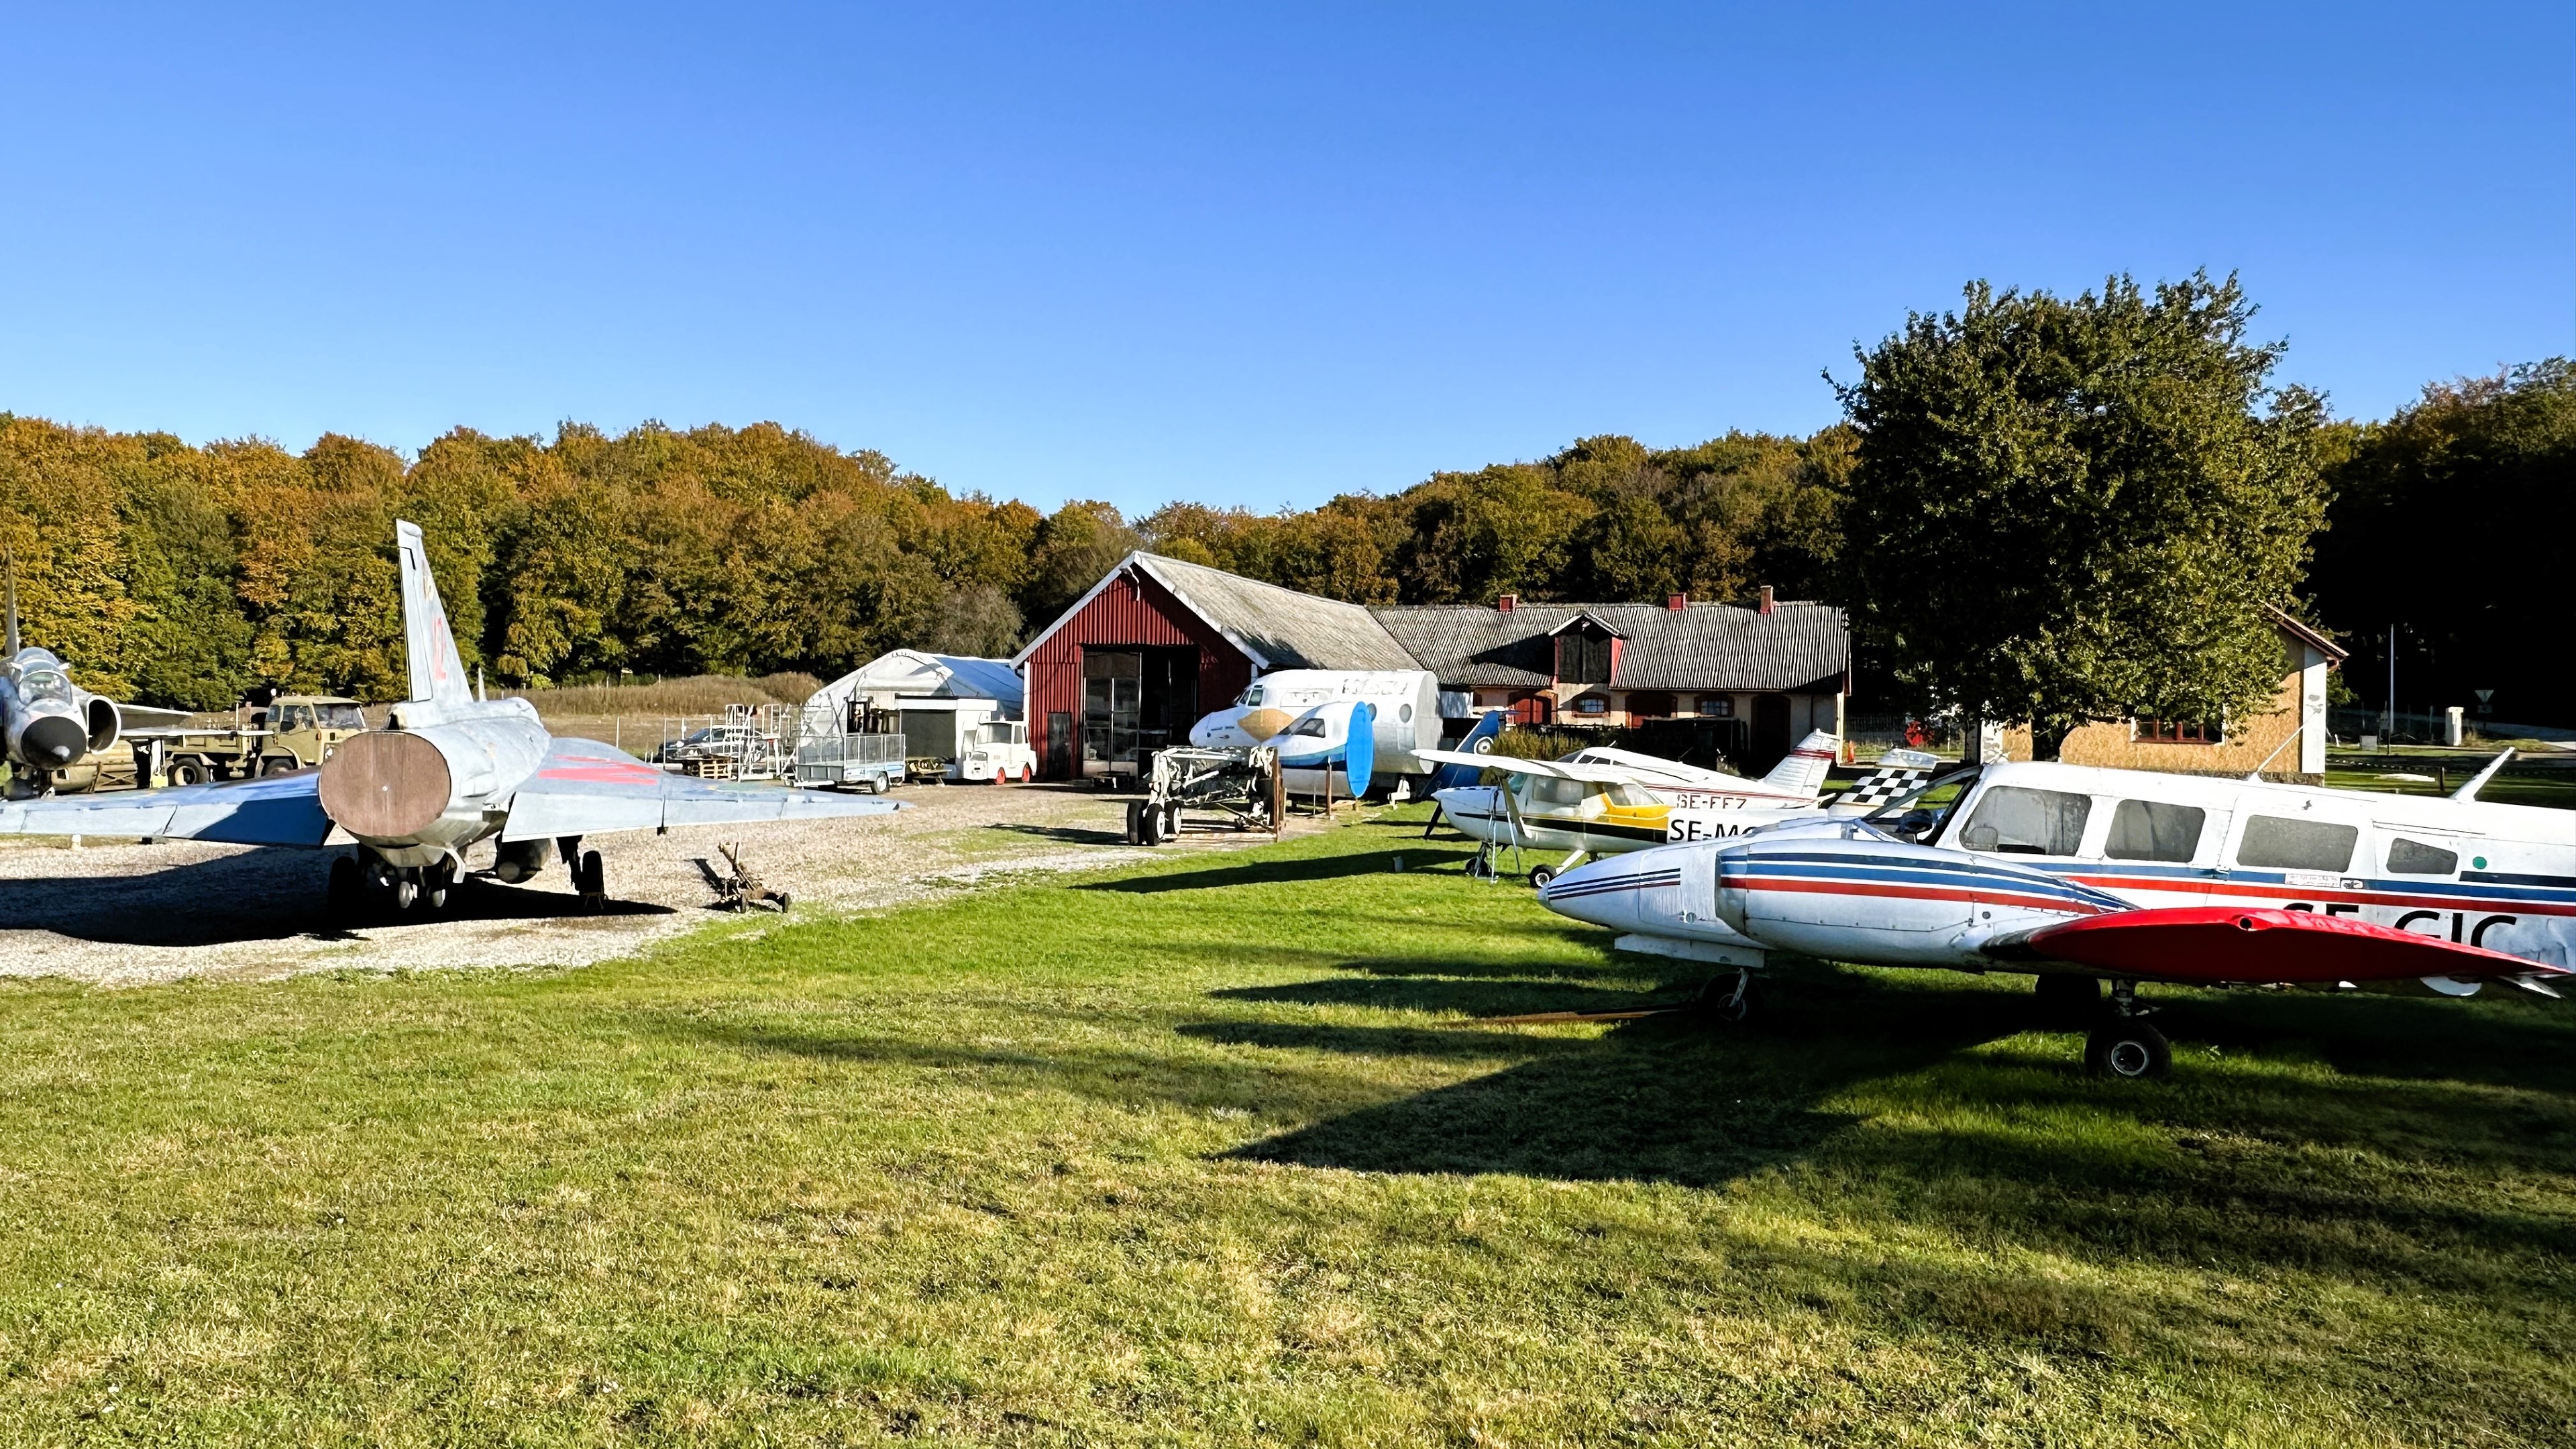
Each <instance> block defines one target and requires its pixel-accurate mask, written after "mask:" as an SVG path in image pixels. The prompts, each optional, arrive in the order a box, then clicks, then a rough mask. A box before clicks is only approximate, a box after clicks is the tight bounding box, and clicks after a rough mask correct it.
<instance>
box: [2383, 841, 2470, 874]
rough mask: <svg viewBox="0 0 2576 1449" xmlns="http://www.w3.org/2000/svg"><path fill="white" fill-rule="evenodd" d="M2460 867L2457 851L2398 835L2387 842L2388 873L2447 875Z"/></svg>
mask: <svg viewBox="0 0 2576 1449" xmlns="http://www.w3.org/2000/svg"><path fill="white" fill-rule="evenodd" d="M2459 868H2460V857H2459V853H2458V852H2457V851H2450V850H2444V849H2442V848H2441V847H2440V846H2438V845H2426V844H2425V843H2424V842H2422V841H2420V840H2408V839H2407V838H2406V837H2404V836H2402V835H2401V836H2399V837H2398V838H2396V839H2395V840H2392V841H2390V842H2388V873H2389V874H2390V875H2449V874H2451V873H2452V872H2454V871H2456V870H2458V869H2459Z"/></svg>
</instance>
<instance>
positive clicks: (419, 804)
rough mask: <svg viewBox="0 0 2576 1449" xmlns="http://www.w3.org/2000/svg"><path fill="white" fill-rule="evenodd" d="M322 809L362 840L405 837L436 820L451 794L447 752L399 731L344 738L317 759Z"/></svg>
mask: <svg viewBox="0 0 2576 1449" xmlns="http://www.w3.org/2000/svg"><path fill="white" fill-rule="evenodd" d="M321 788H322V810H323V813H324V814H326V815H329V816H330V817H331V819H332V820H333V821H334V822H336V823H337V824H338V825H339V826H340V828H342V829H344V830H346V831H348V832H349V833H350V834H351V835H355V836H357V837H359V838H360V839H362V840H404V839H409V838H412V837H415V836H418V835H419V834H420V833H421V832H423V831H425V830H427V829H428V828H429V827H430V826H431V825H432V824H434V823H436V822H437V820H438V817H439V816H441V815H443V814H445V813H446V811H447V804H448V801H450V800H451V799H453V798H455V792H456V783H455V779H454V777H453V776H451V775H450V774H449V773H448V769H447V756H446V755H445V754H443V753H442V752H441V751H440V750H439V748H438V746H437V745H435V744H433V743H431V742H430V741H428V740H426V739H423V738H422V737H421V736H419V735H416V734H409V733H406V732H404V731H401V730H370V731H368V732H367V733H365V734H362V735H355V736H352V737H351V738H349V739H347V740H343V741H342V742H341V744H340V748H339V749H338V750H336V751H334V752H333V753H332V756H331V758H329V759H327V760H324V761H323V762H322V780H321Z"/></svg>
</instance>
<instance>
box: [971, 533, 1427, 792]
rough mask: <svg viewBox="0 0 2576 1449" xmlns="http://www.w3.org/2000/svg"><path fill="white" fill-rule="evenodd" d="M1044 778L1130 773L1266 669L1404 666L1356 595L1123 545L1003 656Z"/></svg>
mask: <svg viewBox="0 0 2576 1449" xmlns="http://www.w3.org/2000/svg"><path fill="white" fill-rule="evenodd" d="M1011 662H1012V664H1014V665H1015V666H1017V667H1018V668H1019V670H1020V672H1021V674H1022V676H1023V677H1024V678H1025V679H1026V680H1027V681H1028V693H1027V699H1028V722H1029V744H1030V746H1031V747H1032V748H1033V749H1035V750H1036V751H1037V756H1038V761H1039V773H1040V774H1041V775H1042V776H1043V777H1045V778H1047V779H1050V780H1069V779H1073V778H1076V777H1077V776H1081V775H1100V774H1107V773H1110V772H1111V771H1113V770H1117V771H1126V770H1133V769H1134V768H1135V765H1136V758H1137V752H1138V751H1139V750H1155V749H1160V748H1162V747H1163V746H1165V745H1172V744H1185V743H1187V742H1188V740H1189V735H1190V726H1191V725H1193V724H1195V723H1197V722H1198V720H1199V717H1200V716H1201V715H1204V714H1206V713H1207V712H1208V711H1210V710H1213V709H1217V708H1221V707H1222V706H1224V705H1226V704H1228V703H1230V702H1231V701H1232V700H1233V699H1234V697H1235V696H1236V695H1238V694H1241V693H1242V692H1243V690H1244V687H1245V686H1247V685H1249V684H1250V683H1251V682H1252V679H1253V676H1255V675H1257V674H1266V673H1268V672H1270V671H1271V670H1274V669H1415V668H1419V667H1420V666H1418V665H1416V664H1415V663H1414V662H1413V656H1412V655H1411V654H1409V653H1407V652H1406V651H1405V649H1404V646H1403V645H1401V644H1398V643H1396V642H1395V636H1393V635H1391V634H1389V633H1388V632H1387V631H1386V626H1385V625H1383V624H1380V623H1379V622H1378V621H1377V619H1376V617H1375V616H1374V615H1372V614H1371V613H1370V612H1369V611H1368V610H1367V609H1365V608H1363V607H1361V606H1360V605H1358V604H1345V603H1342V602H1340V601H1338V600H1334V599H1322V598H1317V597H1316V596H1314V595H1312V594H1301V593H1299V592H1297V591H1296V590H1294V589H1283V588H1280V587H1279V586H1277V585H1276V584H1265V583H1260V582H1257V581H1255V580H1252V579H1247V578H1243V577H1240V576H1238V575H1235V574H1230V573H1227V572H1225V571H1224V570H1222V569H1212V568H1204V567H1201V566H1200V565H1198V564H1190V563H1182V562H1181V561H1180V560H1178V559H1168V558H1164V557H1161V556H1160V555H1157V554H1150V553H1131V554H1129V555H1128V556H1127V557H1126V558H1125V559H1123V560H1121V561H1120V563H1119V565H1118V567H1116V568H1114V569H1111V570H1110V571H1109V575H1108V577H1106V578H1104V579H1102V580H1101V581H1100V582H1099V583H1097V584H1094V585H1093V586H1092V588H1091V592H1089V593H1087V594H1085V595H1083V596H1082V597H1081V598H1080V599H1079V600H1077V601H1076V602H1075V603H1074V605H1073V607H1072V608H1070V609H1067V610H1065V611H1064V614H1063V616H1062V617H1060V618H1058V619H1057V620H1056V621H1055V622H1054V623H1052V624H1050V625H1048V626H1047V627H1046V629H1045V631H1044V632H1042V633H1040V634H1039V635H1038V636H1037V637H1036V638H1035V639H1032V640H1030V641H1029V645H1028V647H1027V648H1025V649H1023V650H1021V651H1020V652H1019V654H1018V655H1017V656H1016V657H1014V658H1013V659H1012V661H1011Z"/></svg>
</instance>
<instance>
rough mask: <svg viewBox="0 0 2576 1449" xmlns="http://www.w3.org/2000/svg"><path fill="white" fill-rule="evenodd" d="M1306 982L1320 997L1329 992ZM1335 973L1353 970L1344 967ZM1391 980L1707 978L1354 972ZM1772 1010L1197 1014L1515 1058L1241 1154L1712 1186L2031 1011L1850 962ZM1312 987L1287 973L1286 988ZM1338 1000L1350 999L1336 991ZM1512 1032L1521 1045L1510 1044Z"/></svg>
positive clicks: (1455, 989) (1555, 1000) (1336, 1042)
mask: <svg viewBox="0 0 2576 1449" xmlns="http://www.w3.org/2000/svg"><path fill="white" fill-rule="evenodd" d="M1325 984H1326V983H1310V984H1309V986H1308V987H1307V988H1304V989H1305V990H1306V991H1307V993H1308V997H1309V999H1312V998H1313V997H1314V996H1316V995H1321V994H1327V993H1318V992H1315V991H1314V990H1313V987H1315V986H1322V985H1325ZM1331 984H1332V985H1335V986H1339V985H1342V984H1343V983H1331ZM1348 984H1350V985H1355V986H1362V987H1366V988H1370V989H1373V990H1375V991H1378V992H1382V993H1385V995H1384V996H1382V997H1381V998H1380V999H1379V1002H1378V1003H1377V1004H1390V1005H1391V1004H1398V1003H1402V1004H1407V1005H1412V1004H1420V1005H1422V1006H1424V1007H1426V1008H1429V1007H1431V1005H1432V1003H1434V1002H1437V1003H1439V1008H1435V1009H1457V1010H1460V1011H1462V1012H1463V1013H1466V1014H1469V1015H1473V1016H1482V1015H1494V1014H1500V1013H1508V1012H1521V1011H1541V1010H1560V1009H1574V1010H1621V1009H1629V1008H1634V1007H1637V1006H1642V1005H1652V1004H1657V1003H1659V1002H1663V1001H1670V1000H1672V999H1674V998H1677V997H1682V996H1686V995H1688V994H1689V988H1690V986H1691V985H1693V984H1695V982H1694V981H1686V980H1679V979H1677V980H1673V981H1670V982H1667V983H1664V984H1663V985H1662V986H1660V987H1658V988H1657V989H1655V990H1653V991H1650V992H1642V993H1639V992H1612V991H1606V990H1601V989H1597V988H1589V987H1583V986H1569V985H1567V984H1565V983H1557V982H1465V981H1454V980H1434V981H1416V982H1390V981H1386V980H1378V981H1371V982H1365V983H1348ZM1799 986H1800V990H1798V991H1797V992H1795V993H1794V994H1790V993H1784V994H1782V995H1781V997H1780V1004H1779V1005H1778V1006H1777V1007H1776V1008H1774V1009H1772V1010H1770V1011H1769V1012H1767V1013H1765V1015H1764V1017H1763V1019H1762V1022H1761V1024H1760V1025H1759V1026H1758V1027H1755V1026H1735V1025H1729V1024H1725V1023H1723V1022H1722V1021H1720V1019H1718V1018H1717V1017H1715V1016H1714V1015H1712V1014H1709V1013H1705V1012H1678V1013H1675V1014H1673V1015H1671V1016H1665V1017H1654V1018H1648V1019H1645V1020H1641V1021H1636V1022H1630V1023H1624V1024H1620V1025H1616V1026H1613V1027H1611V1028H1609V1029H1608V1030H1607V1031H1605V1032H1603V1034H1601V1035H1600V1036H1598V1037H1593V1038H1582V1037H1568V1036H1559V1035H1552V1034H1550V1035H1542V1034H1538V1033H1525V1032H1515V1031H1509V1030H1500V1029H1486V1030H1478V1029H1475V1028H1473V1027H1472V1026H1470V1027H1466V1028H1460V1029H1450V1030H1437V1029H1435V1030H1431V1031H1396V1030H1393V1029H1385V1028H1379V1029H1367V1028H1333V1027H1310V1028H1303V1029H1286V1028H1279V1027H1273V1026H1248V1025H1246V1024H1242V1023H1209V1024H1201V1025H1195V1026H1189V1027H1184V1028H1182V1030H1183V1031H1184V1032H1186V1033H1189V1034H1192V1035H1196V1036H1201V1037H1204V1038H1207V1039H1211V1040H1227V1041H1241V1042H1249V1043H1252V1044H1257V1045H1265V1046H1278V1047H1284V1048H1304V1049H1309V1050H1323V1051H1336V1052H1350V1053H1356V1054H1365V1055H1386V1054H1394V1053H1398V1052H1403V1051H1406V1050H1407V1049H1408V1048H1409V1047H1410V1046H1412V1045H1413V1044H1414V1043H1415V1042H1416V1041H1417V1040H1418V1039H1421V1038H1430V1039H1433V1040H1443V1039H1447V1040H1458V1039H1463V1040H1464V1041H1465V1042H1467V1043H1469V1044H1471V1045H1472V1048H1473V1049H1472V1050H1462V1049H1460V1048H1458V1047H1446V1048H1435V1049H1433V1050H1432V1051H1430V1052H1428V1053H1426V1054H1433V1055H1453V1056H1467V1055H1475V1056H1495V1055H1504V1054H1509V1055H1516V1056H1520V1057H1522V1058H1524V1060H1522V1061H1520V1062H1519V1063H1517V1064H1515V1065H1513V1066H1510V1067H1507V1068H1505V1069H1504V1070H1502V1071H1499V1072H1495V1073H1493V1074H1491V1075H1488V1076H1483V1077H1478V1078H1475V1079H1473V1080H1471V1081H1464V1082H1458V1083H1455V1084H1453V1085H1450V1086H1446V1087H1441V1088H1437V1089H1434V1090H1432V1091H1429V1092H1424V1093H1421V1094H1419V1095H1417V1096H1413V1097H1407V1098H1404V1099H1402V1100H1399V1101H1395V1102H1388V1103H1384V1104H1381V1105H1377V1106H1373V1107H1368V1108H1363V1109H1361V1110H1359V1111H1356V1112H1352V1113H1349V1114H1346V1115H1344V1116H1340V1117H1336V1118H1333V1119H1331V1120H1329V1121H1325V1122H1319V1123H1316V1124H1314V1125H1312V1126H1309V1127H1304V1128H1300V1129H1298V1130H1296V1131H1293V1132H1288V1133H1284V1134H1282V1135H1280V1136H1277V1137H1273V1138H1270V1139H1268V1140H1267V1141H1263V1142H1258V1143H1254V1144H1252V1145H1250V1146H1248V1147H1245V1148H1242V1149H1240V1150H1239V1151H1238V1153H1237V1154H1236V1155H1238V1156H1241V1157H1246V1158H1252V1159H1257V1160H1261V1161H1267V1162H1288V1163H1297V1164H1301V1165H1304V1166H1309V1167H1334V1168H1345V1169H1351V1170H1356V1171H1363V1172H1399V1173H1420V1172H1443V1173H1445V1172H1458V1173H1480V1172H1508V1173H1519V1174H1524V1175H1528V1176H1534V1177H1552V1178H1560V1179H1618V1180H1634V1179H1644V1180H1653V1181H1664V1182H1674V1183H1679V1184H1682V1185H1684V1186H1689V1187H1711V1186H1716V1185H1719V1184H1722V1183H1725V1182H1727V1181H1730V1180H1732V1179H1735V1178H1738V1177H1741V1176H1744V1175H1745V1174H1747V1173H1750V1172H1754V1171H1758V1170H1760V1169H1763V1168H1765V1167H1770V1166H1775V1165H1778V1164H1780V1163H1783V1162H1786V1161H1789V1160H1792V1159H1796V1158H1801V1157H1805V1156H1807V1155H1809V1154H1812V1153H1814V1152H1815V1151H1816V1150H1817V1149H1818V1148H1819V1147H1820V1146H1821V1145H1822V1144H1823V1143H1824V1142H1825V1141H1826V1139H1827V1138H1829V1137H1830V1136H1832V1135H1833V1134H1834V1133H1835V1132H1837V1131H1839V1130H1841V1129H1842V1128H1845V1127H1848V1126H1850V1125H1852V1124H1853V1123H1854V1122H1855V1121H1857V1120H1858V1119H1857V1118H1855V1117H1853V1116H1851V1115H1850V1114H1847V1113H1842V1112H1836V1111H1830V1110H1825V1109H1823V1108H1822V1107H1821V1105H1820V1104H1821V1103H1822V1102H1823V1101H1824V1100H1825V1099H1827V1098H1829V1097H1831V1096H1834V1095H1835V1094H1837V1093H1839V1092H1841V1091H1843V1090H1845V1089H1846V1088H1848V1087H1850V1086H1851V1085H1852V1084H1854V1083H1856V1082H1860V1081H1864V1080H1870V1079H1875V1078H1880V1077H1885V1076H1889V1075H1892V1074H1898V1073H1904V1072H1910V1071H1917V1070H1920V1069H1922V1068H1923V1067H1925V1066H1928V1065H1930V1064H1932V1063H1934V1062H1937V1061H1939V1060H1940V1059H1942V1058H1944V1057H1946V1056H1949V1055H1951V1054H1953V1053H1956V1052H1958V1051H1960V1050H1962V1049H1963V1048H1966V1047H1970V1046H1973V1045H1976V1044H1977V1043H1979V1042H1983V1041H1987V1040H1991V1039H1992V1038H1994V1037H1996V1036H1998V1035H2005V1034H2009V1033H2011V1032H2013V1031H2017V1030H2019V1029H2021V1025H2022V1023H2021V1022H2020V1021H2019V1020H2018V1015H2019V1013H2017V1012H2013V1011H2004V1012H1998V1011H1997V1010H1996V1005H1997V1000H1996V997H1995V995H1994V994H1993V993H1990V992H1973V991H1968V992H1950V993H1940V992H1888V991H1871V990H1866V989H1856V986H1855V983H1853V982H1852V981H1851V979H1850V978H1847V977H1840V976H1837V975H1834V974H1832V973H1826V972H1815V973H1806V972H1802V973H1800V977H1799ZM1300 989H1301V988H1297V987H1288V988H1279V991H1280V993H1281V995H1282V996H1283V997H1285V996H1287V995H1289V994H1290V993H1295V992H1298V991H1299V990H1300ZM1334 1004H1353V1003H1341V1002H1337V1003H1334ZM1515 1046H1516V1047H1517V1049H1516V1050H1515V1049H1514V1048H1515Z"/></svg>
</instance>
